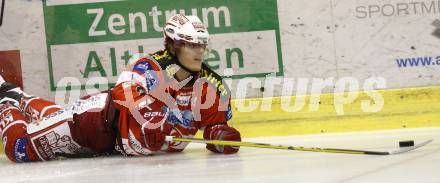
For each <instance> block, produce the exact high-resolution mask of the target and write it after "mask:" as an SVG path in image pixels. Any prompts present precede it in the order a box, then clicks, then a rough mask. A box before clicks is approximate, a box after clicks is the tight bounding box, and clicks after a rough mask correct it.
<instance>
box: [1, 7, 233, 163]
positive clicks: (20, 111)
mask: <svg viewBox="0 0 440 183" xmlns="http://www.w3.org/2000/svg"><path fill="white" fill-rule="evenodd" d="M164 37H165V49H164V50H163V51H158V52H156V53H154V54H151V55H146V56H142V57H138V58H136V59H132V60H131V61H130V63H129V64H128V66H127V69H126V70H125V71H123V72H122V73H121V75H120V77H119V79H118V81H117V83H116V86H115V87H114V88H112V89H111V90H108V91H103V92H100V93H97V94H93V95H90V96H85V97H82V98H81V99H79V100H78V101H76V102H75V103H74V104H72V105H71V106H68V107H65V108H61V107H59V106H57V105H55V104H54V103H53V102H50V101H46V100H43V99H41V98H38V97H34V96H30V95H28V94H26V93H24V92H23V91H21V90H20V89H19V88H18V87H15V86H14V85H12V84H10V83H7V82H5V81H4V80H2V79H0V135H1V138H2V140H3V145H4V149H5V153H6V155H7V157H8V158H9V159H10V160H12V161H14V162H29V161H47V160H53V159H60V158H62V157H90V156H97V155H101V154H112V153H120V154H123V155H127V156H131V155H150V154H156V153H165V152H180V151H182V150H183V149H184V148H185V147H186V146H187V143H180V142H179V143H173V142H166V141H165V136H167V135H172V136H178V137H192V136H194V135H195V133H196V132H197V131H198V130H203V137H204V138H205V139H217V140H233V141H241V137H240V133H239V132H238V131H237V130H236V129H234V128H233V127H230V126H228V124H227V121H228V120H229V119H230V118H231V117H232V113H231V107H230V103H229V102H230V93H229V90H228V88H227V87H226V86H225V85H224V84H223V82H222V79H221V77H220V76H219V75H217V74H216V73H214V72H213V71H212V70H210V69H209V68H208V67H207V66H205V65H204V64H203V63H202V61H203V53H204V52H205V50H206V47H207V45H208V40H209V34H208V31H207V29H206V28H205V27H204V26H203V24H202V23H201V21H200V19H199V18H198V17H196V16H185V15H180V14H178V15H175V16H173V17H171V18H170V19H169V20H168V21H167V22H166V25H165V27H164ZM206 148H207V149H208V150H210V151H212V152H215V153H224V154H231V153H236V152H237V151H238V147H232V146H220V145H207V146H206Z"/></svg>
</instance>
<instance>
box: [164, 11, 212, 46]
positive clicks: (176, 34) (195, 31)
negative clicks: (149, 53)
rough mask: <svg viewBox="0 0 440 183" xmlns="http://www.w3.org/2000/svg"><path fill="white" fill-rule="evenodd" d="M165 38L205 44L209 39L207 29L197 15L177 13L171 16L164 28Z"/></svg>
mask: <svg viewBox="0 0 440 183" xmlns="http://www.w3.org/2000/svg"><path fill="white" fill-rule="evenodd" d="M164 36H165V38H167V37H168V38H170V39H172V40H173V41H184V42H189V43H195V44H204V45H207V44H208V41H209V33H208V29H206V27H205V25H203V23H202V21H200V19H199V17H197V16H192V15H191V16H186V15H182V14H177V15H174V16H172V17H171V18H170V19H169V20H168V21H167V22H166V25H165V28H164Z"/></svg>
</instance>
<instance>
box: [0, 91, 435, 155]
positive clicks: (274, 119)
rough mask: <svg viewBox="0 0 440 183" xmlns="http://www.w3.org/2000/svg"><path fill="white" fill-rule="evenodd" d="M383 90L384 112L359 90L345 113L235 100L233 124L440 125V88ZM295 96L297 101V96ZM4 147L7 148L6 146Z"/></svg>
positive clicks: (324, 99)
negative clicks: (373, 108)
mask: <svg viewBox="0 0 440 183" xmlns="http://www.w3.org/2000/svg"><path fill="white" fill-rule="evenodd" d="M379 93H380V94H381V95H382V96H383V98H384V106H383V108H382V109H381V110H380V111H378V112H371V113H368V112H364V111H363V110H362V109H361V107H360V106H361V101H362V100H368V99H369V98H368V97H367V96H366V94H365V93H359V96H358V97H357V99H356V100H355V101H354V102H353V103H351V104H346V105H344V114H343V115H338V114H337V113H336V110H335V107H334V95H333V94H323V95H321V97H320V98H321V100H320V102H321V104H320V105H319V109H318V110H317V111H315V112H311V111H310V110H309V106H310V96H306V102H305V107H304V108H303V109H302V110H300V111H298V112H285V111H283V109H282V108H281V105H280V102H281V100H280V98H279V97H274V98H272V99H273V100H272V102H271V104H272V107H271V108H270V109H272V110H271V111H262V107H261V105H259V108H257V110H255V111H250V112H239V111H237V108H236V106H237V101H239V100H233V101H232V108H233V118H232V120H231V121H230V122H229V124H230V125H232V126H233V127H235V128H237V129H238V130H239V131H240V132H241V134H242V136H243V137H245V138H249V137H268V136H289V135H305V134H319V133H336V132H355V131H372V130H386V129H402V128H421V127H438V126H440V120H439V119H440V87H424V88H406V89H395V90H382V91H379ZM291 99H292V102H293V101H295V97H292V98H291ZM263 100H264V99H261V98H259V99H245V100H244V102H245V103H249V102H259V103H260V104H261V103H262V101H263ZM242 101H243V100H242ZM263 108H264V107H263ZM198 136H199V137H200V136H201V134H200V133H198ZM0 148H1V149H0V150H1V151H3V149H2V148H3V146H1V147H0Z"/></svg>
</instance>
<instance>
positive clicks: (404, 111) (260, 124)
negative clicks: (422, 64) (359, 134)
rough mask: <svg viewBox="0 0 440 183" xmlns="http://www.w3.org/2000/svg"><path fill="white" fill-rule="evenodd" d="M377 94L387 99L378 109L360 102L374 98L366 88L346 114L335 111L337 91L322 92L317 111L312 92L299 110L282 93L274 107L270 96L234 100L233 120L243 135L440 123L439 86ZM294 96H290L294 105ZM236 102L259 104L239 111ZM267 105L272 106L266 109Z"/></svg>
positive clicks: (422, 125) (385, 91)
mask: <svg viewBox="0 0 440 183" xmlns="http://www.w3.org/2000/svg"><path fill="white" fill-rule="evenodd" d="M378 94H380V95H381V96H382V97H383V100H384V105H383V108H382V109H381V110H379V111H378V112H365V111H364V110H363V109H362V107H361V102H362V101H373V99H372V97H370V96H368V95H367V94H366V93H365V92H358V93H357V95H358V97H357V98H356V99H355V100H354V101H353V102H352V103H349V104H345V105H343V112H344V113H343V114H341V112H340V111H339V114H338V113H337V112H336V109H335V95H334V94H322V95H321V96H320V100H319V101H318V102H319V103H318V104H317V105H319V108H318V110H316V111H311V110H310V106H311V104H312V106H313V103H316V100H312V101H315V102H310V101H311V96H304V97H305V105H304V107H303V108H302V109H301V110H299V111H297V112H286V111H285V110H283V108H282V107H281V102H282V101H281V98H280V97H273V98H271V99H272V102H270V105H271V107H268V106H267V104H268V102H267V101H266V105H263V104H262V103H263V101H264V100H270V99H268V98H265V99H262V98H258V99H245V100H233V102H232V106H233V114H234V115H233V116H234V117H233V118H232V120H231V122H230V124H232V126H234V127H236V128H237V129H239V131H240V132H241V134H242V136H243V137H261V136H285V135H302V134H316V133H332V132H353V131H369V130H384V129H399V128H419V127H433V126H440V87H437V86H436V87H423V88H404V89H392V90H380V91H378ZM345 95H347V93H345ZM314 97H316V96H314ZM295 99H296V97H291V105H292V106H293V105H294V101H295ZM284 101H285V100H284ZM237 102H244V103H245V106H246V105H249V104H251V103H254V104H258V107H257V109H256V110H254V111H250V112H242V111H243V110H241V112H240V109H239V108H238V107H237V106H240V105H237V104H238V103H237ZM336 104H337V102H336ZM337 105H338V104H337ZM241 106H242V105H241ZM339 106H340V105H339ZM315 107H316V105H315ZM268 108H270V109H271V110H269V111H267V109H268ZM315 109H316V108H315Z"/></svg>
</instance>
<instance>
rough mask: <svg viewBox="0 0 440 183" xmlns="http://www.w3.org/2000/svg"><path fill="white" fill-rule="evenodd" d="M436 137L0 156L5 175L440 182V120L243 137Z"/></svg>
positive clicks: (13, 178) (23, 178) (1, 178)
mask: <svg viewBox="0 0 440 183" xmlns="http://www.w3.org/2000/svg"><path fill="white" fill-rule="evenodd" d="M428 139H434V142H432V143H430V144H428V145H426V146H424V147H422V148H420V149H416V150H414V151H411V152H408V153H404V154H398V155H390V156H373V155H350V154H331V153H316V152H301V151H287V150H275V149H259V148H246V147H242V148H241V149H240V152H239V153H238V154H234V155H218V154H213V153H210V152H208V151H207V150H206V149H205V147H204V145H203V144H190V145H189V146H188V148H187V149H186V150H185V151H184V153H175V154H165V155H157V156H150V157H121V156H112V157H99V158H91V159H68V160H59V161H52V162H40V163H28V164H14V163H12V162H10V161H9V160H7V159H6V157H5V156H4V155H2V156H1V157H0V164H1V165H0V182H57V183H59V182H75V183H76V182H101V183H108V182H163V183H168V182H179V183H181V182H204V183H206V182H221V183H227V182H240V183H241V182H294V183H298V182H307V183H310V182H325V183H326V182H331V183H342V182H366V183H371V182H387V183H388V182H399V183H406V182H414V183H416V182H417V183H425V182H433V183H434V182H440V173H439V172H440V128H422V129H402V130H391V131H376V132H356V133H339V134H320V135H305V136H290V137H261V138H250V139H244V141H250V142H266V143H273V144H286V145H294V146H314V147H329V148H350V149H362V150H391V149H397V148H398V146H399V145H398V144H399V143H398V142H399V141H402V140H414V141H415V143H416V144H417V143H420V142H422V141H425V140H428Z"/></svg>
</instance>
